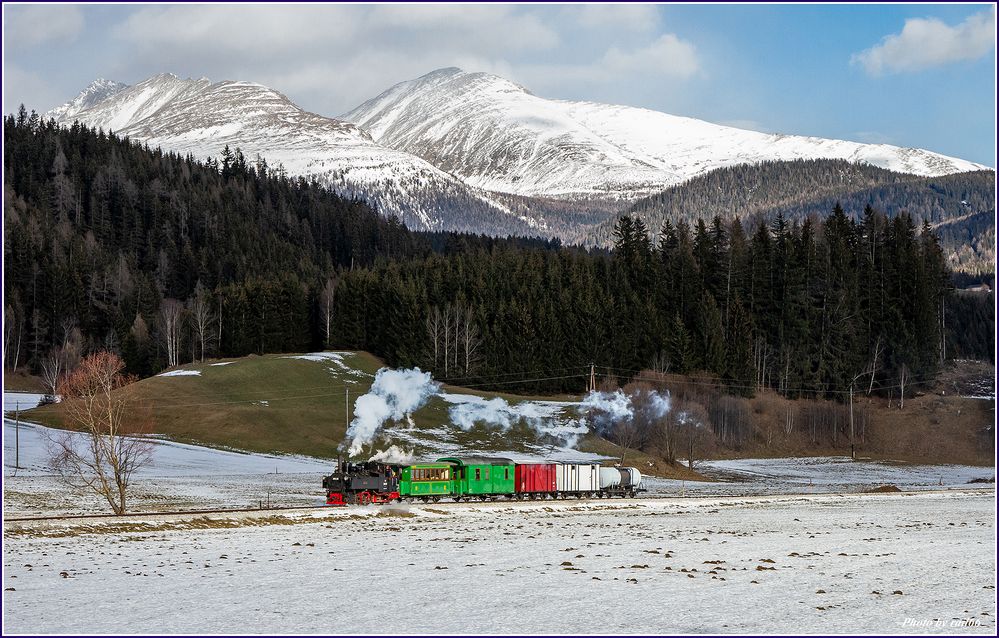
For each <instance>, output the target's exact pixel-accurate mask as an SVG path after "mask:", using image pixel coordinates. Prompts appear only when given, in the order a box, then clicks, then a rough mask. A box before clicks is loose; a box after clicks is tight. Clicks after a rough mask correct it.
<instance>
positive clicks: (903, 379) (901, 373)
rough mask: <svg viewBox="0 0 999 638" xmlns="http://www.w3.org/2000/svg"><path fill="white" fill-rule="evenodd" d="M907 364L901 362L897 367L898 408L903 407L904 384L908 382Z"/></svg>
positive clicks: (902, 408) (901, 408)
mask: <svg viewBox="0 0 999 638" xmlns="http://www.w3.org/2000/svg"><path fill="white" fill-rule="evenodd" d="M910 376H911V375H910V373H909V366H907V365H905V364H904V363H903V364H902V367H901V368H899V369H898V390H899V402H898V409H899V410H904V409H905V386H906V385H907V384H908V383H909V377H910Z"/></svg>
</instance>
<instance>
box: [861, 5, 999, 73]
mask: <svg viewBox="0 0 999 638" xmlns="http://www.w3.org/2000/svg"><path fill="white" fill-rule="evenodd" d="M995 32H996V9H995V7H991V8H990V9H986V10H985V11H982V12H981V13H976V14H974V15H972V16H970V17H968V19H966V20H965V21H964V22H962V23H960V24H958V25H956V26H950V25H948V24H946V23H944V22H943V21H941V20H938V19H937V18H911V19H909V20H906V21H905V26H904V27H903V28H902V32H901V33H896V34H892V35H889V36H887V37H885V38H884V39H883V40H882V41H881V44H879V45H877V46H874V47H871V48H870V49H867V50H865V51H862V52H860V53H856V54H854V55H853V57H852V58H851V60H850V61H851V63H853V64H861V65H863V67H864V69H865V70H866V71H867V72H868V73H869V74H871V75H881V74H882V73H886V72H887V73H902V72H911V71H921V70H923V69H929V68H932V67H938V66H943V65H946V64H951V63H954V62H960V61H963V60H976V59H978V58H980V57H982V56H984V55H986V54H987V53H988V52H989V51H992V50H993V48H994V47H995Z"/></svg>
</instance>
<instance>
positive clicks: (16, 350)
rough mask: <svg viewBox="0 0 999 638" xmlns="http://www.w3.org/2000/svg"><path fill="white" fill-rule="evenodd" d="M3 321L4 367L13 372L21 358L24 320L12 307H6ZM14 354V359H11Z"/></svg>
mask: <svg viewBox="0 0 999 638" xmlns="http://www.w3.org/2000/svg"><path fill="white" fill-rule="evenodd" d="M3 310H4V320H3V365H4V368H7V367H9V368H10V369H11V370H16V369H17V363H18V359H20V358H21V338H22V336H23V335H24V320H23V318H22V317H21V316H20V315H19V313H18V312H17V311H16V310H15V309H14V307H13V306H11V305H9V304H8V305H6V306H4V309H3ZM11 352H13V358H11Z"/></svg>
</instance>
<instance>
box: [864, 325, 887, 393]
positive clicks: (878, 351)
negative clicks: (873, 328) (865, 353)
mask: <svg viewBox="0 0 999 638" xmlns="http://www.w3.org/2000/svg"><path fill="white" fill-rule="evenodd" d="M884 351H885V346H884V343H882V339H881V335H878V338H877V340H876V341H875V342H874V352H873V353H871V382H870V384H868V386H867V395H868V396H870V394H871V392H873V391H874V375H875V374H877V372H878V366H879V363H878V362H879V361H880V360H881V355H882V354H884Z"/></svg>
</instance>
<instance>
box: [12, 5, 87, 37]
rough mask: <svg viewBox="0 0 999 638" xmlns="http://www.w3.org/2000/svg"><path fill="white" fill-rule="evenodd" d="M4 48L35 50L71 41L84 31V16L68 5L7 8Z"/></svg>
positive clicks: (77, 8) (77, 9) (76, 8)
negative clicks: (32, 48)
mask: <svg viewBox="0 0 999 638" xmlns="http://www.w3.org/2000/svg"><path fill="white" fill-rule="evenodd" d="M3 13H4V20H3V35H4V40H5V41H6V42H5V45H7V46H12V47H33V46H38V45H39V44H45V43H48V42H58V41H64V42H70V41H73V40H75V39H76V36H78V35H79V34H80V31H82V30H83V22H84V21H83V13H82V12H81V11H80V9H79V7H75V6H72V5H66V4H53V5H28V6H7V7H4V11H3Z"/></svg>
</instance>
